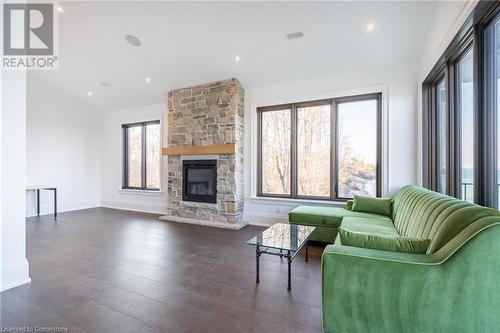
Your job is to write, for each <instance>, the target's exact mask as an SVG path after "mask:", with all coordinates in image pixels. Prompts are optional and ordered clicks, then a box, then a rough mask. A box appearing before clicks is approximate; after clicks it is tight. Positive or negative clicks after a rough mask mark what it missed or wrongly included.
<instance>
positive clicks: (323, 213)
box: [288, 206, 390, 227]
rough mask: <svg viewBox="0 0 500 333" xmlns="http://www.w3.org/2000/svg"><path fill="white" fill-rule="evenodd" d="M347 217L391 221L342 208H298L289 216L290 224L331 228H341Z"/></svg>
mask: <svg viewBox="0 0 500 333" xmlns="http://www.w3.org/2000/svg"><path fill="white" fill-rule="evenodd" d="M346 216H352V217H367V218H379V219H380V218H383V219H387V220H389V221H390V218H389V217H388V216H382V215H377V214H370V213H363V212H353V211H350V210H347V209H345V208H341V207H321V206H298V207H297V208H295V209H293V210H292V211H291V212H290V213H289V214H288V218H289V221H290V223H294V224H302V225H313V226H330V227H339V226H340V224H341V223H342V218H344V217H346Z"/></svg>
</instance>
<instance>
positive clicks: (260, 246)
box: [247, 223, 315, 290]
mask: <svg viewBox="0 0 500 333" xmlns="http://www.w3.org/2000/svg"><path fill="white" fill-rule="evenodd" d="M314 229H315V227H311V226H305V225H297V224H288V223H276V224H275V225H273V226H272V227H270V228H267V229H266V230H264V231H263V232H261V233H260V234H258V235H257V236H255V237H254V238H252V239H250V240H249V241H247V244H250V245H253V246H255V247H256V250H255V254H256V264H257V270H256V280H255V282H256V283H259V259H260V256H261V254H264V253H265V254H271V255H274V256H279V257H280V258H286V259H287V261H288V288H287V289H288V290H291V289H292V284H291V265H292V261H293V258H295V256H296V255H297V253H299V251H300V249H302V247H304V246H305V247H306V261H308V259H309V258H308V245H309V244H308V237H309V235H310V234H311V233H312V232H313V231H314Z"/></svg>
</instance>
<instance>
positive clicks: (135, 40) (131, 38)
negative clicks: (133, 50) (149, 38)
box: [125, 34, 141, 47]
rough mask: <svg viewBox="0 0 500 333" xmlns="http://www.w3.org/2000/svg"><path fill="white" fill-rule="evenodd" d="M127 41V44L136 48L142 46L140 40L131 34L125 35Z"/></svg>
mask: <svg viewBox="0 0 500 333" xmlns="http://www.w3.org/2000/svg"><path fill="white" fill-rule="evenodd" d="M125 40H126V41H127V43H129V44H130V45H132V46H135V47H139V46H141V41H140V40H139V38H137V37H136V36H134V35H130V34H129V35H125Z"/></svg>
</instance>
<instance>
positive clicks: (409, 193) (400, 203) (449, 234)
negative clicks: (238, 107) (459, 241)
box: [392, 185, 500, 253]
mask: <svg viewBox="0 0 500 333" xmlns="http://www.w3.org/2000/svg"><path fill="white" fill-rule="evenodd" d="M492 215H493V216H500V212H499V211H497V210H495V209H491V208H486V207H482V206H479V205H475V204H472V203H468V202H465V201H462V200H458V199H456V198H452V197H449V196H447V195H444V194H440V193H437V192H433V191H430V190H427V189H424V188H421V187H416V186H411V185H409V186H405V187H403V188H402V189H401V191H399V192H398V193H397V194H396V195H395V196H394V198H393V206H392V220H393V222H394V226H395V227H396V229H397V230H398V232H399V234H400V235H402V236H406V237H415V238H424V239H430V240H431V243H430V245H429V248H428V250H427V253H434V252H436V251H437V250H439V249H440V248H441V247H443V246H444V245H445V244H446V243H447V242H449V241H450V240H451V239H452V238H453V237H455V236H456V235H457V234H458V233H459V232H460V231H462V230H463V229H464V228H465V227H467V226H468V225H470V224H471V223H473V222H475V221H477V220H479V219H481V218H484V217H487V216H492Z"/></svg>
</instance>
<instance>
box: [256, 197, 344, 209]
mask: <svg viewBox="0 0 500 333" xmlns="http://www.w3.org/2000/svg"><path fill="white" fill-rule="evenodd" d="M249 199H250V201H252V202H255V203H262V204H269V205H275V204H277V203H280V204H283V205H289V206H296V205H297V204H307V205H311V206H336V207H345V204H346V203H345V201H331V200H313V199H292V198H274V197H257V196H251V197H250V198H249Z"/></svg>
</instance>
